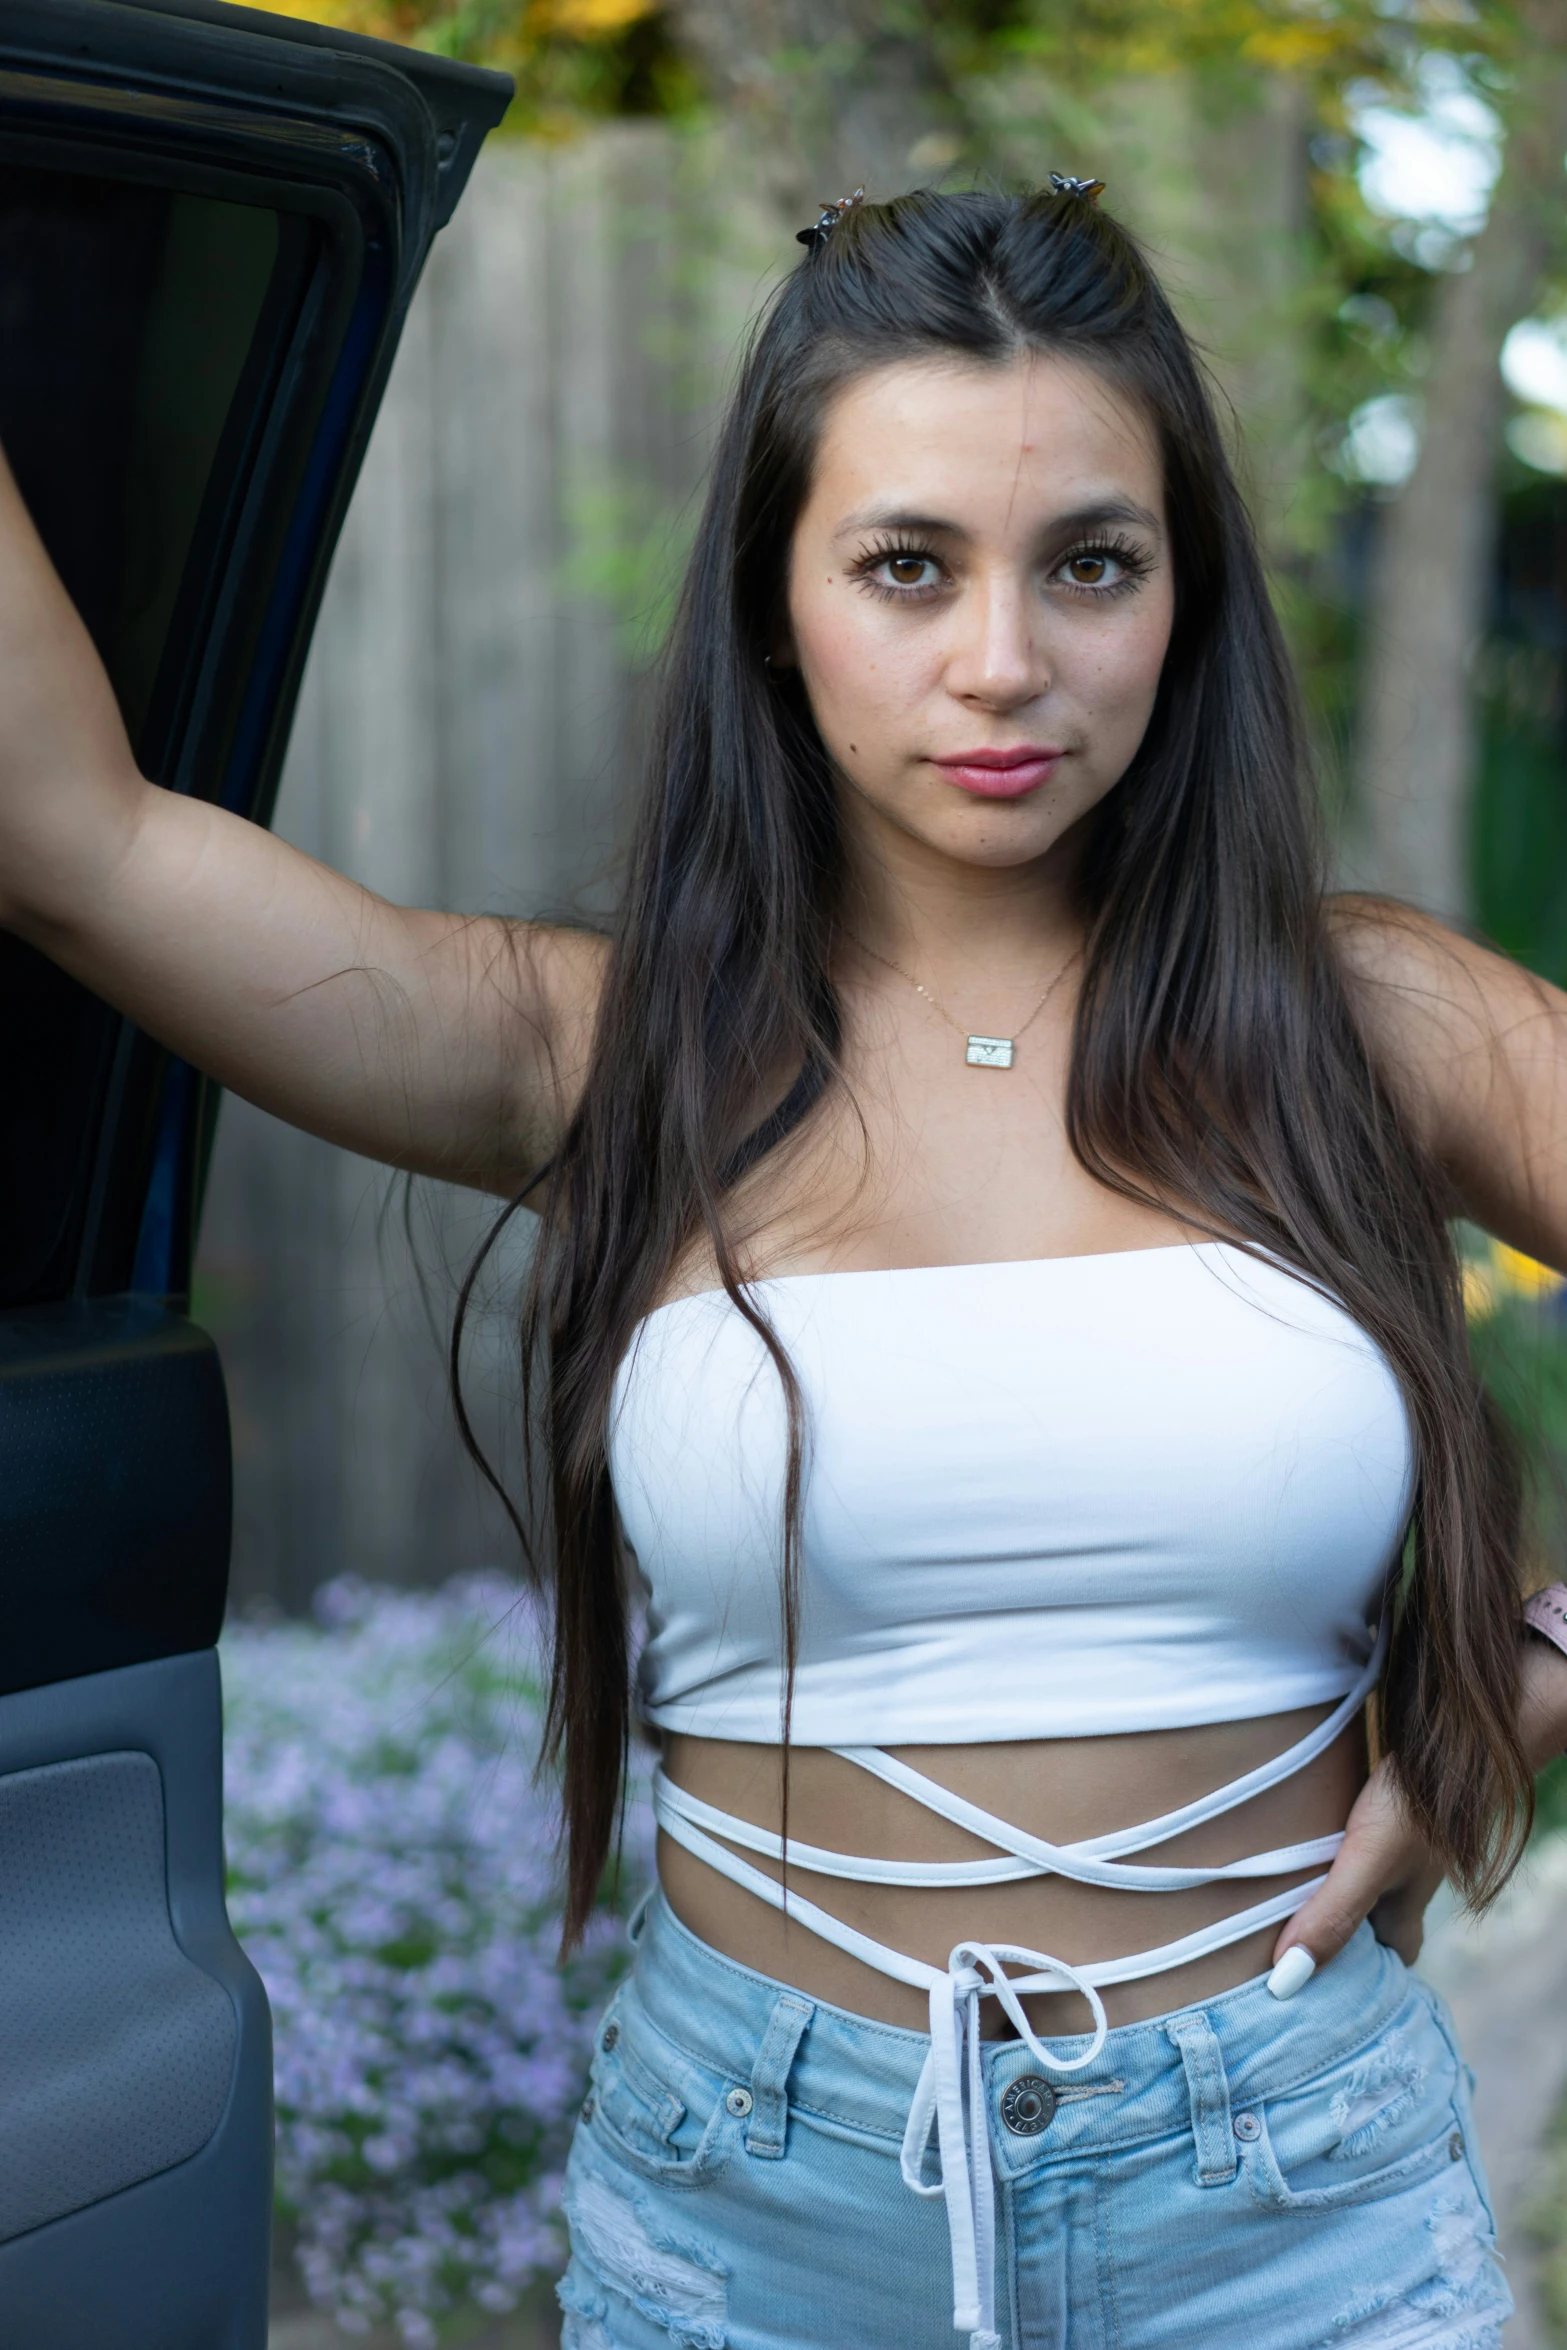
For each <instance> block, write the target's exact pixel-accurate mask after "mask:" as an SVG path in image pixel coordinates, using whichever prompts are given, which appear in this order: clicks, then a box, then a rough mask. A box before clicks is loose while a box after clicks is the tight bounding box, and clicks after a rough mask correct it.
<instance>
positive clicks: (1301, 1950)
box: [1268, 1942, 1317, 1999]
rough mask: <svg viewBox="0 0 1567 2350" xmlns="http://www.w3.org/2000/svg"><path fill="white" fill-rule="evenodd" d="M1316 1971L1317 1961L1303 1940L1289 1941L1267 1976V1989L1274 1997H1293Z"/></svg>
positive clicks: (1302, 1989)
mask: <svg viewBox="0 0 1567 2350" xmlns="http://www.w3.org/2000/svg"><path fill="white" fill-rule="evenodd" d="M1316 1971H1317V1962H1316V1960H1315V1959H1314V1958H1313V1957H1312V1955H1311V1952H1310V1951H1309V1950H1308V1949H1307V1948H1306V1945H1305V1943H1304V1942H1293V1943H1291V1945H1290V1947H1289V1949H1288V1950H1286V1951H1285V1953H1284V1956H1283V1957H1282V1958H1281V1959H1280V1960H1279V1963H1278V1965H1277V1966H1276V1967H1275V1968H1274V1970H1273V1972H1272V1974H1271V1975H1270V1976H1269V1977H1268V1989H1269V1990H1270V1991H1271V1992H1272V1993H1273V1996H1274V1998H1275V1999H1293V1998H1294V1996H1295V1994H1296V1992H1297V1991H1304V1990H1305V1988H1306V1985H1307V1984H1308V1983H1309V1982H1310V1981H1311V1978H1312V1976H1313V1975H1314V1974H1315V1973H1316Z"/></svg>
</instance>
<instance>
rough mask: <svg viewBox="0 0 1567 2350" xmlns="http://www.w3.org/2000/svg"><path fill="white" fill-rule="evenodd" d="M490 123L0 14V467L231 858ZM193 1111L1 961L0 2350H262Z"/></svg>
mask: <svg viewBox="0 0 1567 2350" xmlns="http://www.w3.org/2000/svg"><path fill="white" fill-rule="evenodd" d="M509 94H510V84H509V83H508V82H507V81H506V80H505V79H504V77H502V76H498V75H494V74H485V73H480V72H477V71H474V70H472V69H469V68H465V67H462V66H457V65H453V64H450V63H448V62H446V61H444V60H441V59H438V58H434V57H425V56H422V55H418V54H416V53H413V52H407V51H402V50H396V49H392V48H390V47H386V46H383V45H381V44H378V43H373V42H368V41H362V40H353V39H349V38H347V37H346V36H338V35H334V34H330V33H328V32H325V31H323V30H322V29H321V28H319V27H316V26H312V25H308V24H304V23H301V22H297V21H293V20H290V19H286V18H281V17H272V16H265V15H260V14H257V13H254V12H252V11H248V10H243V9H231V8H226V7H223V6H220V5H216V4H215V0H4V5H3V7H0V442H3V443H4V446H5V448H6V450H7V452H8V453H9V456H10V458H11V461H12V464H13V466H14V467H15V470H16V474H17V478H18V481H19V483H20V485H21V488H22V491H23V494H24V496H25V497H26V498H27V501H28V503H29V505H30V507H31V509H32V512H33V515H34V517H35V519H36V521H37V523H38V525H39V528H40V530H41V531H42V534H43V536H44V539H45V541H46V542H47V544H48V546H49V548H50V551H51V553H52V555H53V557H54V559H55V561H56V563H57V565H58V566H59V569H60V571H61V574H62V576H63V577H64V579H65V582H66V585H67V586H68V588H69V589H70V591H71V593H72V595H73V597H74V598H75V600H76V602H77V605H78V607H79V609H80V610H81V613H82V615H83V617H84V619H85V621H86V623H87V625H88V627H89V628H90V629H91V631H92V634H93V636H94V638H95V640H96V642H97V644H98V647H99V650H100V652H101V653H102V655H103V658H104V661H105V663H106V665H107V667H108V670H109V674H110V676H111V678H112V679H113V682H114V685H115V689H116V691H117V693H118V695H119V699H120V704H121V707H122V709H123V711H124V714H125V719H126V723H127V725H128V727H129V729H130V733H131V736H132V740H133V741H134V743H135V745H136V748H137V753H138V757H139V759H140V762H141V765H142V767H143V769H144V771H145V772H146V773H147V774H149V775H151V776H152V777H154V778H155V779H156V780H157V781H159V782H161V783H164V784H167V785H169V786H171V787H172V788H174V789H176V790H179V791H190V792H198V793H201V794H203V795H206V796H208V797H211V798H214V799H218V800H221V801H222V802H223V803H224V804H225V805H227V806H229V807H232V808H236V809H239V810H241V811H243V812H244V813H245V814H247V815H250V816H252V817H255V818H256V819H258V820H260V821H263V822H264V821H265V819H266V816H267V814H268V811H269V808H270V805H271V800H272V795H273V793H274V790H275V788H276V783H277V777H278V770H279V766H280V764H281V760H282V755H283V749H284V744H285V741H286V737H287V732H288V724H289V717H290V713H291V709H292V704H293V700H294V696H295V692H296V689H297V686H298V682H299V675H300V670H301V666H302V664H303V661H304V657H305V651H306V647H307V643H308V640H309V635H310V629H311V625H312V621H313V619H314V616H315V612H316V609H317V606H318V603H319V600H320V596H321V591H322V586H323V583H324V579H325V573H326V567H327V562H328V559H329V557H330V554H331V551H332V546H333V542H334V540H335V537H336V534H337V531H338V528H339V525H340V523H341V521H342V517H343V512H344V508H345V505H346V503H347V499H348V494H349V491H350V488H351V487H352V483H353V478H354V474H355V470H356V468H357V466H358V463H359V460H360V458H361V456H362V454H363V451H364V447H365V443H366V440H367V437H368V434H369V430H370V425H371V422H372V419H373V417H374V414H375V409H376V405H377V401H378V399H379V396H380V393H381V390H382V387H383V385H384V383H385V381H386V375H387V370H388V368H389V366H390V363H391V359H392V354H393V350H394V348H395V345H396V342H397V336H398V331H399V328H400V326H401V323H402V320H403V317H404V315H405V313H406V310H407V306H408V302H409V298H410V296H411V294H412V291H413V288H414V285H415V282H416V280H417V278H418V275H419V270H420V267H421V265H422V263H423V260H424V257H425V254H426V252H427V251H428V248H429V244H430V240H431V238H432V237H433V235H434V234H435V232H436V230H437V229H438V228H439V227H440V226H441V224H442V222H443V221H445V220H446V219H447V218H448V217H449V215H450V213H451V210H452V207H453V205H454V204H455V203H456V201H457V198H458V195H459V194H460V192H461V189H462V187H463V184H464V181H465V180H466V178H467V175H468V172H469V170H470V168H471V165H472V162H473V158H474V155H475V153H476V151H477V148H478V145H479V142H480V140H481V139H482V138H483V136H484V134H485V132H486V130H487V129H488V128H489V127H490V126H491V125H492V124H493V123H494V122H495V121H497V120H498V118H499V116H500V114H501V112H502V110H503V108H504V106H505V104H506V101H507V98H508V96H509ZM215 1106H216V1105H215V1099H214V1094H213V1090H212V1088H211V1087H210V1086H209V1085H207V1084H206V1083H205V1082H204V1081H203V1080H202V1079H201V1078H199V1077H198V1076H197V1075H196V1074H195V1073H194V1072H193V1071H191V1070H190V1069H189V1068H187V1067H185V1066H183V1065H182V1064H181V1063H180V1062H179V1061H177V1060H175V1059H174V1058H172V1057H171V1056H170V1055H169V1054H167V1053H165V1052H163V1051H161V1050H160V1049H159V1047H158V1046H157V1045H156V1044H154V1043H153V1042H152V1041H151V1040H150V1039H149V1038H147V1037H146V1036H143V1035H141V1034H139V1033H138V1032H137V1031H136V1030H135V1029H134V1028H133V1027H132V1026H131V1025H130V1024H129V1023H128V1022H127V1021H125V1020H122V1019H120V1018H119V1017H118V1016H116V1015H115V1014H114V1013H113V1012H111V1011H110V1010H109V1009H108V1007H107V1006H105V1005H104V1004H102V1003H100V1002H98V1001H97V1000H96V999H95V998H93V997H92V996H90V995H88V994H87V993H86V992H85V991H84V990H83V989H81V988H79V987H77V986H76V985H75V984H74V983H73V982H71V981H70V980H68V979H66V978H64V977H63V976H62V975H61V973H60V972H58V971H57V970H55V969H54V967H53V966H52V965H51V964H49V963H47V962H46V961H45V960H43V959H42V958H41V957H40V956H38V955H36V954H34V953H33V952H31V951H30V950H29V949H28V948H27V947H25V946H23V945H22V944H20V943H19V942H18V941H17V940H15V939H12V938H8V937H3V936H0V2344H3V2345H5V2350H261V2345H262V2344H263V2343H264V2342H265V2339H266V2324H267V2318H266V2288H267V2266H268V2246H269V2236H270V2224H269V2223H270V2197H271V2137H272V2122H271V2047H270V2036H269V2021H268V2015H267V2007H266V2001H265V1997H264V1995H263V1992H262V1989H261V1985H260V1983H259V1981H258V1980H257V1978H256V1976H255V1974H254V1972H253V1970H252V1969H251V1968H250V1966H249V1965H248V1964H247V1962H246V1960H245V1959H244V1957H243V1956H242V1955H241V1953H240V1950H239V1948H238V1946H237V1944H236V1943H235V1941H234V1939H233V1936H232V1934H231V1933H230V1931H229V1926H228V1920H227V1916H226V1913H225V1909H224V1899H223V1845H222V1744H221V1730H220V1714H219V1681H218V1665H217V1657H216V1654H215V1650H214V1643H215V1641H216V1639H217V1635H218V1629H219V1626H220V1624H221V1622H222V1617H223V1605H224V1594H225V1585H226V1577H227V1567H228V1544H229V1517H230V1475H229V1436H228V1421H227V1411H226V1406H225V1401H224V1392H223V1380H222V1375H221V1372H220V1370H219V1367H218V1361H217V1357H216V1354H215V1352H214V1350H213V1347H212V1344H211V1341H210V1340H209V1339H208V1338H206V1337H205V1336H204V1335H203V1333H202V1332H201V1331H200V1330H198V1329H197V1328H196V1327H195V1325H194V1324H193V1323H192V1322H191V1321H190V1319H189V1318H188V1315H187V1313H186V1310H185V1308H186V1300H187V1292H188V1288H189V1277H190V1263H191V1252H192V1244H193V1240H194V1235H195V1228H196V1218H197V1214H198V1208H199V1201H200V1194H201V1180H202V1169H203V1164H204V1158H205V1153H206V1149H207V1145H208V1142H209V1140H210V1136H211V1132H212V1121H213V1116H214V1111H215Z"/></svg>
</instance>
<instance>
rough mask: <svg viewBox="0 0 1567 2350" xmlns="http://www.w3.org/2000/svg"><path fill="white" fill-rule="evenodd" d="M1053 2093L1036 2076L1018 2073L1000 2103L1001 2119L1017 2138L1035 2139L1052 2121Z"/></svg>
mask: <svg viewBox="0 0 1567 2350" xmlns="http://www.w3.org/2000/svg"><path fill="white" fill-rule="evenodd" d="M1055 2111H1056V2093H1055V2091H1054V2089H1053V2088H1052V2087H1051V2085H1050V2083H1049V2082H1048V2081H1047V2080H1046V2079H1045V2078H1044V2076H1043V2075H1042V2074H1040V2073H1019V2075H1018V2077H1017V2079H1016V2080H1015V2081H1014V2082H1013V2083H1012V2085H1011V2087H1010V2088H1009V2089H1008V2090H1007V2091H1006V2093H1005V2094H1004V2096H1003V2097H1002V2100H1001V2118H1002V2120H1003V2121H1004V2122H1005V2123H1006V2125H1007V2128H1008V2129H1009V2130H1010V2131H1011V2132H1012V2133H1013V2135H1014V2136H1015V2137H1018V2138H1037V2137H1038V2135H1039V2133H1040V2131H1041V2130H1048V2129H1049V2127H1050V2124H1051V2123H1052V2121H1053V2120H1054V2119H1055Z"/></svg>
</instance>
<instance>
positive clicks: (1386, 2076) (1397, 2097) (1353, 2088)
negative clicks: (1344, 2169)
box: [1328, 2050, 1426, 2162]
mask: <svg viewBox="0 0 1567 2350" xmlns="http://www.w3.org/2000/svg"><path fill="white" fill-rule="evenodd" d="M1425 2082H1426V2068H1425V2066H1424V2065H1423V2064H1420V2063H1419V2062H1417V2061H1416V2060H1415V2059H1413V2058H1410V2057H1401V2056H1399V2055H1397V2054H1393V2053H1389V2052H1387V2051H1383V2050H1379V2051H1378V2052H1377V2054H1376V2055H1374V2056H1372V2057H1370V2058H1369V2059H1368V2060H1367V2061H1366V2062H1365V2063H1364V2064H1360V2065H1357V2066H1356V2067H1355V2070H1354V2071H1353V2072H1352V2073H1351V2074H1350V2076H1349V2079H1348V2080H1347V2081H1345V2082H1344V2083H1342V2085H1341V2086H1340V2087H1339V2088H1338V2089H1337V2090H1336V2091H1335V2093H1334V2096H1333V2101H1332V2103H1331V2105H1330V2106H1329V2108H1328V2112H1329V2117H1330V2119H1331V2121H1332V2123H1333V2127H1334V2129H1335V2130H1336V2131H1337V2132H1338V2143H1337V2145H1336V2146H1333V2147H1331V2148H1330V2149H1329V2150H1328V2159H1329V2161H1330V2162H1354V2161H1357V2160H1358V2159H1359V2157H1360V2156H1361V2155H1363V2154H1369V2153H1370V2152H1371V2150H1372V2148H1373V2147H1374V2146H1375V2145H1376V2143H1377V2140H1378V2139H1379V2138H1380V2137H1382V2135H1383V2134H1384V2132H1385V2131H1387V2130H1390V2129H1391V2128H1392V2127H1393V2125H1394V2123H1395V2122H1399V2121H1402V2119H1403V2117H1404V2115H1405V2114H1406V2113H1407V2112H1408V2111H1409V2109H1410V2107H1411V2106H1412V2105H1413V2104H1414V2102H1415V2099H1416V2098H1417V2097H1418V2096H1419V2094H1420V2092H1421V2090H1422V2089H1423V2088H1424V2087H1425Z"/></svg>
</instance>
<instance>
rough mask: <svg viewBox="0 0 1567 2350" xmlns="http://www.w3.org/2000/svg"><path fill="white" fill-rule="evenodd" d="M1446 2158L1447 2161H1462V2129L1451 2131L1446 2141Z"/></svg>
mask: <svg viewBox="0 0 1567 2350" xmlns="http://www.w3.org/2000/svg"><path fill="white" fill-rule="evenodd" d="M1447 2159H1448V2161H1449V2162H1462V2161H1463V2159H1464V2133H1463V2131H1462V2130H1455V2131H1454V2132H1453V2134H1452V2136H1451V2137H1450V2138H1449V2139H1448V2141H1447Z"/></svg>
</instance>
